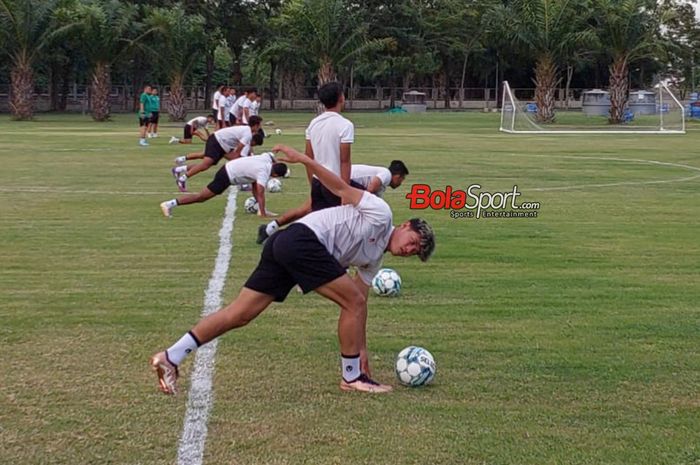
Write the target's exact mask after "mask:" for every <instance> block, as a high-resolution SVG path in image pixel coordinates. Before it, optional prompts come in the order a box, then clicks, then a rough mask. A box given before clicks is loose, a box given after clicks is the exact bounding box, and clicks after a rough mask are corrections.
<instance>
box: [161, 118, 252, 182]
mask: <svg viewBox="0 0 700 465" xmlns="http://www.w3.org/2000/svg"><path fill="white" fill-rule="evenodd" d="M261 123H262V119H261V118H260V117H259V116H255V117H252V116H251V118H250V121H249V123H248V126H235V127H231V128H224V129H219V130H218V131H216V132H215V133H214V134H213V135H212V136H210V137H209V138H208V139H207V143H206V145H205V146H204V153H189V154H187V155H183V156H182V157H177V158H176V159H175V163H177V164H178V165H179V166H176V167H174V168H173V169H172V170H171V172H172V174H173V177H175V181H176V183H177V187H178V189H180V192H186V191H187V180H188V179H189V178H191V177H192V176H194V175H195V174H197V173H201V172H202V171H206V170H208V169H209V168H210V167H211V166H212V165H216V164H217V163H219V160H221V159H222V158H226V159H227V160H235V159H236V158H238V157H247V156H248V155H249V153H250V148H251V147H255V146H256V145H262V144H263V141H264V139H263V136H262V134H261V132H260V124H261ZM198 158H201V159H202V161H201V162H200V163H197V164H196V165H189V166H188V165H184V163H186V162H187V160H195V159H198Z"/></svg>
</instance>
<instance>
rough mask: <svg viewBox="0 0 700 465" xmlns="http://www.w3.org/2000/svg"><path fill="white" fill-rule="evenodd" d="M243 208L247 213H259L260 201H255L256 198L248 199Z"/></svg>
mask: <svg viewBox="0 0 700 465" xmlns="http://www.w3.org/2000/svg"><path fill="white" fill-rule="evenodd" d="M243 208H244V209H245V211H246V212H247V213H257V212H258V201H257V200H255V197H248V198H247V199H245V203H244V204H243Z"/></svg>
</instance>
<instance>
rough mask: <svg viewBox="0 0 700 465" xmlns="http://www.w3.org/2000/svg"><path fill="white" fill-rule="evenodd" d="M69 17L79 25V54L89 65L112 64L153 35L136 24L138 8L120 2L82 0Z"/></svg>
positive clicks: (111, 0) (116, 0)
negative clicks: (80, 44) (82, 55)
mask: <svg viewBox="0 0 700 465" xmlns="http://www.w3.org/2000/svg"><path fill="white" fill-rule="evenodd" d="M72 15H73V17H74V18H75V20H76V21H79V22H80V24H81V27H80V32H79V33H80V38H81V41H82V45H83V46H82V52H83V54H84V55H85V56H86V57H87V60H88V61H89V62H90V63H93V64H95V63H106V64H110V65H111V64H114V63H115V62H116V61H117V60H119V59H121V58H123V57H124V56H125V55H126V54H127V53H128V52H129V51H130V50H132V49H133V47H135V46H139V45H140V41H142V40H143V39H144V38H145V37H147V36H148V35H149V34H151V33H152V32H153V30H152V29H145V28H144V24H143V22H142V21H140V19H141V12H140V8H139V7H138V6H136V5H133V4H130V3H126V2H124V1H121V0H84V1H82V2H81V3H79V4H78V5H77V7H76V8H75V9H74V10H73V11H72Z"/></svg>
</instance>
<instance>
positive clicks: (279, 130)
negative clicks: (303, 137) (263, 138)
mask: <svg viewBox="0 0 700 465" xmlns="http://www.w3.org/2000/svg"><path fill="white" fill-rule="evenodd" d="M275 134H277V135H278V136H281V135H282V130H281V129H280V128H277V129H275Z"/></svg>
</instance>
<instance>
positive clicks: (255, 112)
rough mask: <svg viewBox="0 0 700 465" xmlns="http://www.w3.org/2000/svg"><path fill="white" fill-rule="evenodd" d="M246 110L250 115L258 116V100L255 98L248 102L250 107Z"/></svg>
mask: <svg viewBox="0 0 700 465" xmlns="http://www.w3.org/2000/svg"><path fill="white" fill-rule="evenodd" d="M248 112H249V113H250V116H258V114H259V113H260V102H258V101H257V100H253V101H252V102H250V109H249V110H248Z"/></svg>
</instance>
